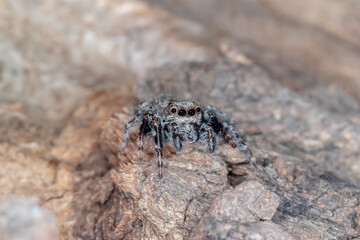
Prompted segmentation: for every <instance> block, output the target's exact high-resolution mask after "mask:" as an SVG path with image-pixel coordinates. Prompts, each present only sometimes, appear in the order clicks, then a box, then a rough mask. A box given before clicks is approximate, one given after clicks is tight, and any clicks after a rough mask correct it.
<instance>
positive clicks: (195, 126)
mask: <svg viewBox="0 0 360 240" xmlns="http://www.w3.org/2000/svg"><path fill="white" fill-rule="evenodd" d="M166 118H167V120H168V121H169V122H172V123H176V125H177V126H178V128H179V131H180V134H181V137H182V138H183V140H186V141H188V142H191V143H192V142H196V141H197V140H198V138H199V126H200V125H201V121H202V114H201V107H200V106H199V105H198V104H196V103H195V102H192V101H181V102H180V101H173V102H170V103H169V105H168V106H167V109H166Z"/></svg>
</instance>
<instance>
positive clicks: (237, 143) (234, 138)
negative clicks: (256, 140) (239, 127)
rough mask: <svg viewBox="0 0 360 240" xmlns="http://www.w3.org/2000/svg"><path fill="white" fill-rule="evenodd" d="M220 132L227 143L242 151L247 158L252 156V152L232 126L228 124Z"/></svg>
mask: <svg viewBox="0 0 360 240" xmlns="http://www.w3.org/2000/svg"><path fill="white" fill-rule="evenodd" d="M221 132H222V135H223V137H224V139H225V141H227V142H229V144H230V145H231V146H232V147H233V148H235V147H238V148H239V149H240V150H241V151H242V152H243V153H245V154H246V155H247V156H248V158H249V159H251V158H252V156H253V154H252V152H251V150H250V148H249V147H248V146H247V145H246V144H245V143H244V141H243V140H242V139H241V138H240V137H239V135H238V134H237V132H235V130H234V129H233V127H232V126H228V127H227V128H225V129H223V130H222V131H221Z"/></svg>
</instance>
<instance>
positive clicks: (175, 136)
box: [171, 123, 182, 152]
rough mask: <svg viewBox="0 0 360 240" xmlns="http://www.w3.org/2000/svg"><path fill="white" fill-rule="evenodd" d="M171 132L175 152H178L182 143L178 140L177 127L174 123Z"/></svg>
mask: <svg viewBox="0 0 360 240" xmlns="http://www.w3.org/2000/svg"><path fill="white" fill-rule="evenodd" d="M171 126H172V132H173V142H174V146H175V148H176V151H178V152H180V151H181V149H182V142H181V138H180V132H179V127H178V125H177V124H176V123H172V125H171Z"/></svg>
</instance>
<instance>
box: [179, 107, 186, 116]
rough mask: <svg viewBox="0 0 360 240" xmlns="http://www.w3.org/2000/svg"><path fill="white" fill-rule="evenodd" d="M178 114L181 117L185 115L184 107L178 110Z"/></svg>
mask: <svg viewBox="0 0 360 240" xmlns="http://www.w3.org/2000/svg"><path fill="white" fill-rule="evenodd" d="M178 115H179V116H180V117H183V116H185V115H186V111H185V110H184V109H181V110H180V111H179V112H178Z"/></svg>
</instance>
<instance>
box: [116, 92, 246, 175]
mask: <svg viewBox="0 0 360 240" xmlns="http://www.w3.org/2000/svg"><path fill="white" fill-rule="evenodd" d="M135 113H136V116H135V117H134V118H133V119H132V120H131V121H130V122H128V123H126V124H125V135H124V139H123V142H122V145H121V147H120V149H119V151H120V152H121V153H122V152H123V150H124V148H125V146H126V145H127V144H128V142H129V130H130V128H131V127H133V126H135V125H137V124H140V127H139V134H138V140H137V144H138V149H139V152H138V153H139V161H142V159H143V156H144V141H145V137H146V136H150V137H151V138H153V139H154V141H155V150H156V156H157V159H158V166H159V177H160V178H161V177H162V176H163V169H162V168H163V147H164V143H168V142H171V141H172V142H173V144H174V146H175V148H176V150H177V151H181V148H182V142H189V143H194V142H196V141H200V142H207V143H208V146H209V151H210V152H211V153H213V152H214V151H215V147H216V144H217V139H218V137H220V138H222V139H224V140H225V142H228V143H229V144H230V145H231V146H232V147H234V148H235V147H238V148H239V149H240V150H241V151H243V152H244V153H246V154H247V156H248V157H249V158H251V157H252V153H251V151H250V149H249V148H248V146H246V145H245V143H244V142H243V141H242V139H241V138H240V137H239V135H238V134H237V133H236V131H235V128H237V126H236V123H235V122H234V121H233V120H232V119H231V118H229V117H228V116H227V115H226V114H224V113H223V112H221V111H220V110H219V109H217V108H215V107H212V106H204V107H201V106H200V105H198V104H196V103H195V102H193V101H188V100H178V99H175V98H167V97H162V98H159V99H156V100H153V101H152V102H150V103H148V102H143V103H140V104H139V105H138V106H137V107H136V109H135Z"/></svg>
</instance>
